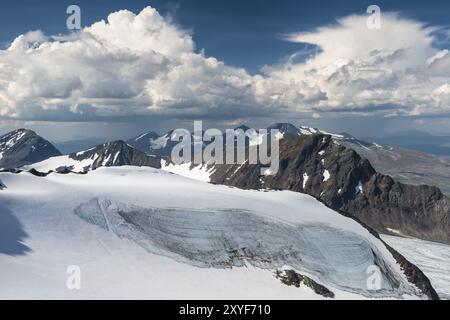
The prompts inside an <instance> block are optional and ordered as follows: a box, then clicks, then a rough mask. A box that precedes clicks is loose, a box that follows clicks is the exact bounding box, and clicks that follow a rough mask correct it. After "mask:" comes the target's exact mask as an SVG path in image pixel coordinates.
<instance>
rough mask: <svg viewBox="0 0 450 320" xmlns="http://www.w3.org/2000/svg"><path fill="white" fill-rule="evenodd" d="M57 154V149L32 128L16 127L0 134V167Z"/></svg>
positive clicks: (20, 164) (29, 162) (39, 159)
mask: <svg viewBox="0 0 450 320" xmlns="http://www.w3.org/2000/svg"><path fill="white" fill-rule="evenodd" d="M59 155H61V152H60V151H59V150H58V149H56V148H55V147H54V146H53V145H52V144H51V143H50V142H49V141H47V140H45V139H44V138H42V137H40V136H39V135H37V134H36V132H34V131H32V130H27V129H17V130H14V131H12V132H9V133H7V134H4V135H2V136H0V168H7V169H9V168H16V167H20V166H23V165H28V164H31V163H35V162H39V161H42V160H45V159H48V158H50V157H54V156H59Z"/></svg>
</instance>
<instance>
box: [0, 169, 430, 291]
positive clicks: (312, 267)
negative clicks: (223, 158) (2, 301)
mask: <svg viewBox="0 0 450 320" xmlns="http://www.w3.org/2000/svg"><path fill="white" fill-rule="evenodd" d="M0 180H1V181H3V182H4V184H5V185H7V186H8V188H7V189H4V190H1V191H0V204H1V205H0V219H1V220H0V222H1V223H0V234H2V233H5V234H6V236H3V237H1V236H0V244H1V245H0V282H1V283H2V286H1V287H0V298H7V299H9V298H38V299H40V298H58V299H59V298H61V299H63V298H68V299H72V298H73V299H78V298H88V299H91V298H100V299H105V298H138V299H139V298H143V299H161V298H173V299H178V298H179V299H188V298H191V299H192V298H194V299H200V298H203V299H205V298H208V299H219V298H221V299H311V298H322V297H321V296H318V295H316V294H315V293H314V292H313V291H312V290H311V289H309V288H307V287H305V286H301V287H300V288H295V287H288V286H286V285H283V284H281V282H280V281H279V280H278V279H276V278H275V277H274V271H275V270H277V269H283V268H291V269H295V270H296V271H297V272H300V273H301V274H304V275H307V276H309V277H310V278H312V279H313V280H315V281H317V282H318V283H320V284H322V285H324V286H326V287H327V288H328V289H330V290H331V291H333V292H334V293H335V295H336V298H338V299H351V298H370V297H384V298H412V297H422V296H421V295H420V293H419V292H418V291H417V289H416V288H415V286H412V285H411V284H410V283H409V282H408V281H407V280H406V278H405V276H404V274H403V273H402V271H401V270H400V268H399V266H398V264H397V263H396V261H395V260H394V259H393V257H392V255H391V254H390V253H389V252H388V250H387V249H386V248H385V246H384V245H383V244H382V242H381V241H379V240H378V239H376V238H375V237H373V236H372V235H371V234H370V233H369V232H368V231H367V230H366V229H365V228H363V227H362V226H360V225H359V224H358V223H356V222H355V221H353V220H351V219H348V218H346V217H344V216H341V215H339V214H337V213H335V212H333V211H332V210H330V209H328V208H326V207H325V206H324V205H322V204H321V203H319V202H318V201H316V200H315V199H314V198H312V197H310V196H307V195H304V194H300V193H294V192H289V191H270V192H262V191H261V192H260V191H254V190H249V191H245V190H240V189H235V188H229V187H226V186H215V185H211V184H208V183H204V182H199V181H195V180H193V179H188V178H184V177H181V176H178V175H175V174H171V173H168V172H164V171H162V170H157V169H152V168H137V167H110V168H99V169H97V170H96V171H93V172H89V173H88V174H86V175H77V174H68V175H61V174H50V175H48V176H47V177H36V176H33V175H31V174H29V173H27V172H22V173H20V174H12V173H0ZM2 228H3V229H2ZM6 231H7V232H6ZM374 264H377V265H378V266H380V268H381V270H382V272H383V281H382V288H381V289H380V290H378V291H373V290H369V289H368V288H367V277H368V275H367V268H368V267H369V266H371V265H374ZM70 265H77V266H80V267H81V270H82V279H83V280H82V289H81V290H79V291H76V290H75V291H71V290H68V289H67V288H66V279H67V277H68V275H67V274H66V269H67V267H68V266H70Z"/></svg>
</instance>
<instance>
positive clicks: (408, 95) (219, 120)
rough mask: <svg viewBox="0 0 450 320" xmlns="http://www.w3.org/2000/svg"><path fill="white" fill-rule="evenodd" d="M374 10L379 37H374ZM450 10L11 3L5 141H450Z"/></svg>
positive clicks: (434, 6)
mask: <svg viewBox="0 0 450 320" xmlns="http://www.w3.org/2000/svg"><path fill="white" fill-rule="evenodd" d="M71 4H76V5H78V6H79V7H80V9H81V26H82V29H81V30H79V31H76V32H74V31H69V30H67V26H66V20H67V18H68V14H66V9H67V7H68V6H69V5H71ZM372 4H376V5H378V6H379V8H380V9H381V15H380V18H381V20H380V21H381V28H380V29H375V30H373V29H369V28H368V27H367V20H368V18H370V14H368V13H367V12H366V11H367V7H368V6H369V5H372ZM449 9H450V4H449V3H448V2H446V1H427V2H424V1H392V0H391V1H377V2H372V1H349V0H344V1H339V2H337V1H298V0H297V1H264V0H259V1H253V0H246V1H235V0H228V1H206V0H178V1H140V0H129V1H126V2H125V1H115V0H108V1H106V0H105V1H100V0H91V1H76V2H73V1H65V0H61V1H57V2H55V1H46V0H43V1H39V2H37V1H31V0H26V1H25V0H19V1H17V0H16V1H10V0H3V1H2V2H1V4H0V133H4V132H6V131H9V130H11V129H14V128H16V127H29V128H32V129H35V130H37V131H38V132H39V133H41V134H42V135H45V136H46V137H48V138H51V139H53V140H70V139H81V138H85V137H90V136H97V137H98V136H101V137H114V138H116V137H131V136H133V135H136V134H138V133H140V132H143V131H147V130H154V131H160V132H163V131H165V130H166V129H170V128H174V127H189V126H191V125H192V121H193V120H204V122H205V123H206V124H205V125H206V126H214V127H219V128H227V127H233V126H236V125H239V124H242V123H246V124H248V125H250V126H253V127H256V128H258V127H264V126H267V125H269V124H270V123H273V122H279V121H282V122H292V123H293V124H296V125H308V126H314V127H320V128H323V129H325V130H328V131H334V132H344V131H345V132H349V133H352V134H354V135H357V136H372V137H376V136H382V135H385V134H388V133H392V132H396V131H402V130H411V129H412V128H414V129H416V130H423V131H427V132H431V133H433V134H436V135H444V134H450V106H449V103H450V78H449V77H450V72H449V71H450V52H449V51H448V50H447V49H450V40H449V39H450V25H449V24H448V16H447V13H448V12H450V10H449ZM124 10H126V11H124ZM102 20H103V22H102Z"/></svg>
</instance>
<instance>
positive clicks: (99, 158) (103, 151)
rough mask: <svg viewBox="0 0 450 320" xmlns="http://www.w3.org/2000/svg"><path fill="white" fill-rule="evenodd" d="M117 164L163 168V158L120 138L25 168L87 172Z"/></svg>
mask: <svg viewBox="0 0 450 320" xmlns="http://www.w3.org/2000/svg"><path fill="white" fill-rule="evenodd" d="M117 166H136V167H142V166H145V167H153V168H161V158H160V157H159V156H150V155H147V154H145V153H143V152H142V151H139V150H137V149H135V148H133V147H132V146H130V145H128V144H127V143H126V142H124V141H121V140H118V141H113V142H108V143H104V144H101V145H99V146H96V147H93V148H90V149H87V150H83V151H79V152H75V153H71V154H69V155H64V156H59V157H52V158H49V159H46V160H44V161H41V162H39V163H35V164H32V165H29V166H26V167H24V168H23V169H25V170H27V169H34V170H37V171H38V172H42V173H47V172H59V173H68V172H75V173H86V172H88V171H91V170H95V169H97V168H100V167H117Z"/></svg>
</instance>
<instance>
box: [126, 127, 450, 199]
mask: <svg viewBox="0 0 450 320" xmlns="http://www.w3.org/2000/svg"><path fill="white" fill-rule="evenodd" d="M236 129H241V130H244V131H246V130H248V129H250V127H248V126H246V125H241V126H239V127H236V128H235V130H236ZM270 129H278V130H279V131H280V133H281V135H280V136H279V137H277V139H292V138H295V137H297V136H300V135H313V134H324V135H330V136H331V137H332V138H333V140H334V141H336V142H337V143H339V144H342V145H344V146H347V147H349V148H351V149H353V150H355V151H356V152H357V153H358V154H359V155H361V156H362V157H364V158H367V159H368V160H369V161H370V162H371V164H372V165H373V166H374V168H375V169H376V170H377V171H378V172H380V173H383V174H387V175H391V176H392V177H393V178H394V179H395V180H397V181H399V182H403V183H406V184H413V185H434V186H437V187H439V188H440V189H441V190H442V191H443V192H444V193H446V194H450V161H449V160H447V159H444V158H442V157H438V156H435V155H432V154H427V153H423V152H419V151H415V150H409V149H404V148H399V147H392V146H386V145H381V144H378V143H376V142H367V141H363V140H360V139H357V138H355V137H354V136H352V135H351V134H348V133H345V132H343V133H338V134H336V133H330V132H327V131H324V130H321V129H318V128H312V127H306V126H300V127H296V126H294V125H293V124H290V123H274V124H272V125H270V126H269V127H267V130H268V131H269V133H268V134H269V135H270ZM172 133H173V130H171V131H169V132H167V133H166V134H163V135H161V136H160V135H158V134H157V133H155V132H152V131H150V132H149V133H144V134H141V135H139V136H137V137H135V138H132V139H129V140H127V143H128V144H130V145H131V146H133V147H135V148H137V149H139V150H141V151H142V152H145V153H147V154H151V155H159V156H164V157H170V154H171V150H172V148H173V147H174V146H175V145H176V144H177V143H178V142H174V141H171V140H170V137H171V134H172ZM223 140H224V143H225V135H224V137H223ZM262 140H263V139H261V137H260V136H258V134H256V135H253V136H251V137H246V147H248V146H249V145H257V144H259V143H260V142H261V141H262ZM192 141H193V139H192ZM207 144H208V142H206V143H205V145H207Z"/></svg>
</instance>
